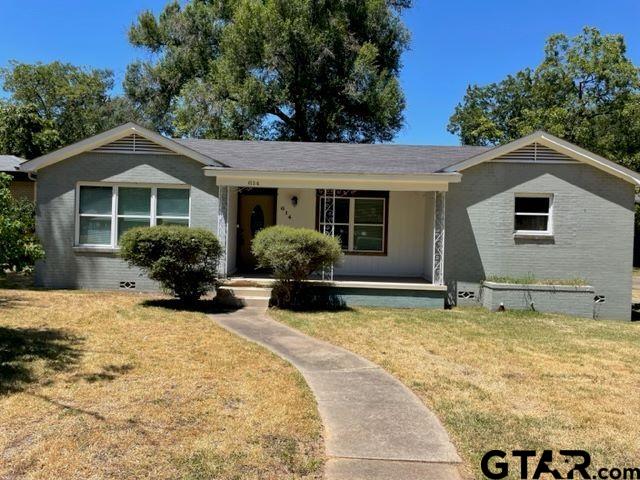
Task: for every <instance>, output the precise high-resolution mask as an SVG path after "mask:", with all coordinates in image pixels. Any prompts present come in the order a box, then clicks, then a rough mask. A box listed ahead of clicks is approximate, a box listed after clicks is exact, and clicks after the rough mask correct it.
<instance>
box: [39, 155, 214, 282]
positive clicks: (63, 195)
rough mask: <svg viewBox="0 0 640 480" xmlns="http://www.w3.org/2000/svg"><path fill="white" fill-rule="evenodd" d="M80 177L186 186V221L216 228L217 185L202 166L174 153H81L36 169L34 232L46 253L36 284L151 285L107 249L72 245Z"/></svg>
mask: <svg viewBox="0 0 640 480" xmlns="http://www.w3.org/2000/svg"><path fill="white" fill-rule="evenodd" d="M81 181H91V182H95V181H105V182H124V183H154V184H155V183H157V184H186V185H191V225H192V226H193V227H202V228H206V229H208V230H211V231H213V232H215V231H216V229H217V218H218V199H217V195H218V187H217V186H216V184H215V178H213V177H205V176H204V174H203V172H202V165H201V164H199V163H197V162H195V161H193V160H191V159H189V158H186V157H182V156H179V155H140V154H124V153H123V154H112V153H91V152H89V153H84V154H81V155H78V156H77V157H73V158H69V159H67V160H64V161H62V162H59V163H57V164H54V165H51V166H49V167H46V168H44V169H42V170H40V171H39V172H38V187H37V189H36V191H37V215H36V231H37V234H38V236H39V238H40V240H41V242H42V243H43V245H44V249H45V252H46V258H45V259H44V260H43V261H41V262H39V263H38V265H37V267H36V283H37V284H38V285H40V286H44V287H49V288H87V289H117V288H119V285H120V282H121V281H135V282H136V289H137V290H155V289H156V288H157V287H156V285H155V284H154V283H153V282H151V281H150V280H149V279H148V278H146V277H145V276H143V275H141V274H140V272H139V271H138V270H137V269H131V268H129V267H128V266H127V265H126V263H125V262H123V261H122V260H121V259H120V258H118V256H117V255H115V254H113V253H106V254H105V253H93V252H90V253H81V252H77V251H75V250H74V248H73V246H74V234H75V195H76V184H77V182H81Z"/></svg>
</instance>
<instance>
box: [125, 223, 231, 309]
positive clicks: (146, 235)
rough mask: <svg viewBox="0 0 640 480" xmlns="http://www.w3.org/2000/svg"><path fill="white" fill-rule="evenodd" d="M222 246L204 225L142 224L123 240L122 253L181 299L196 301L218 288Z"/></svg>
mask: <svg viewBox="0 0 640 480" xmlns="http://www.w3.org/2000/svg"><path fill="white" fill-rule="evenodd" d="M221 254H222V247H221V246H220V242H219V241H218V239H217V238H216V236H215V235H214V234H213V233H211V232H209V231H208V230H204V229H201V228H187V227H180V226H172V227H170V226H161V227H142V228H133V229H131V230H129V231H127V232H126V233H125V234H124V235H123V236H122V238H121V240H120V256H121V257H122V258H123V259H124V260H126V261H127V263H128V264H129V265H131V266H136V267H139V268H140V269H142V270H143V271H144V272H145V273H146V274H147V275H148V276H149V278H151V279H152V280H156V281H157V282H158V283H160V285H161V286H162V288H163V289H164V290H166V291H168V292H169V293H171V294H172V295H174V296H176V297H178V298H179V299H180V300H182V301H184V302H187V303H192V302H195V301H196V300H198V299H199V298H200V297H201V296H203V295H204V294H206V293H207V292H209V291H211V290H212V289H214V288H215V287H216V284H217V277H218V261H219V260H220V256H221Z"/></svg>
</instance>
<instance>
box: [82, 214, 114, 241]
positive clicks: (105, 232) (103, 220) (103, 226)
mask: <svg viewBox="0 0 640 480" xmlns="http://www.w3.org/2000/svg"><path fill="white" fill-rule="evenodd" d="M79 241H80V244H84V245H111V218H110V217H80V238H79Z"/></svg>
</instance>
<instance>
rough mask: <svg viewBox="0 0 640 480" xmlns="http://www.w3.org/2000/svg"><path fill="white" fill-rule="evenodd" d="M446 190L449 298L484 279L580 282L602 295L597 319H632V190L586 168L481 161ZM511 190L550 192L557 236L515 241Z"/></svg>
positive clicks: (617, 181)
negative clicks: (531, 276) (552, 195)
mask: <svg viewBox="0 0 640 480" xmlns="http://www.w3.org/2000/svg"><path fill="white" fill-rule="evenodd" d="M462 173H463V177H462V182H461V183H459V184H452V185H451V186H450V191H449V192H448V193H447V204H446V240H445V241H446V245H445V280H446V282H447V284H448V286H449V299H450V301H451V302H452V303H455V302H456V290H458V289H464V290H468V289H475V290H476V292H479V286H478V283H479V282H480V281H482V280H483V279H484V278H486V277H487V276H489V275H508V276H525V275H527V274H529V273H532V274H533V275H535V276H536V277H537V278H556V279H566V278H577V277H579V278H583V279H585V280H586V281H587V282H588V283H589V284H590V285H592V286H593V287H594V288H595V293H596V294H597V295H605V296H606V303H604V304H600V305H599V306H598V308H599V316H600V317H602V318H612V319H629V318H630V315H631V273H632V250H633V215H634V203H633V202H634V187H633V186H632V185H631V184H629V183H628V182H625V181H623V180H620V179H618V178H616V177H614V176H612V175H608V174H606V173H604V172H601V171H600V170H597V169H595V168H593V167H590V166H588V165H584V164H577V165H569V164H552V165H535V164H530V163H529V164H516V163H484V164H481V165H478V166H475V167H472V168H470V169H468V170H465V171H464V172H462ZM515 193H553V194H554V207H553V208H554V215H553V217H554V218H553V229H554V237H553V238H552V239H547V240H533V239H527V240H524V239H516V238H514V236H513V222H514V196H515Z"/></svg>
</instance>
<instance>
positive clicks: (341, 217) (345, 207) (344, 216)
mask: <svg viewBox="0 0 640 480" xmlns="http://www.w3.org/2000/svg"><path fill="white" fill-rule="evenodd" d="M329 202H330V200H329ZM329 202H328V203H329ZM324 204H325V199H324V197H321V198H320V216H319V218H320V221H321V222H322V221H323V220H325V218H324ZM329 205H330V203H329ZM334 209H335V217H336V218H335V223H349V199H348V198H336V203H335V205H334ZM326 220H327V221H328V222H330V221H331V218H330V217H329V214H327V218H326Z"/></svg>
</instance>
